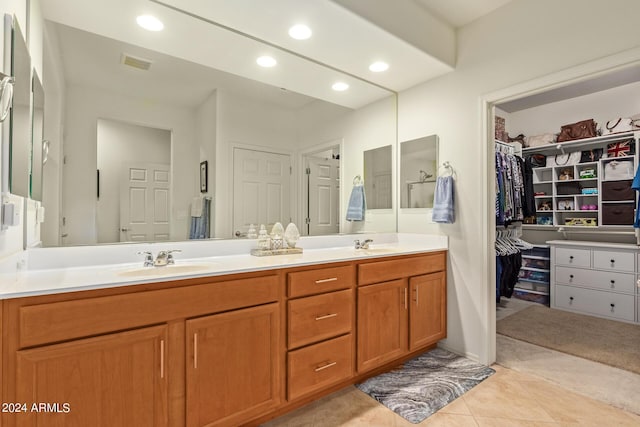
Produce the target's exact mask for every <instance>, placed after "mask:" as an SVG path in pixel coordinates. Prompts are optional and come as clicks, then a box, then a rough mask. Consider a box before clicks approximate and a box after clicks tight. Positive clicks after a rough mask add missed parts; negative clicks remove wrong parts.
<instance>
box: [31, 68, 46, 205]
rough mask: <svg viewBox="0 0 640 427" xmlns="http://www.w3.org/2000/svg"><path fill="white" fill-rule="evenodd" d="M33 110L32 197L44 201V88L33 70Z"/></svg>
mask: <svg viewBox="0 0 640 427" xmlns="http://www.w3.org/2000/svg"><path fill="white" fill-rule="evenodd" d="M32 86H33V98H32V99H33V112H32V115H31V177H30V179H29V180H30V184H31V185H30V187H31V191H30V193H31V198H32V199H33V200H38V201H42V168H43V167H44V153H43V151H44V89H43V88H42V83H41V82H40V78H39V77H38V74H37V73H36V71H35V70H33V85H32Z"/></svg>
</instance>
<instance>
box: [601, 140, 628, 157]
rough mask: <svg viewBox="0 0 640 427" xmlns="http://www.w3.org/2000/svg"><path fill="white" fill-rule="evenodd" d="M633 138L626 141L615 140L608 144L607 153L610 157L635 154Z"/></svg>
mask: <svg viewBox="0 0 640 427" xmlns="http://www.w3.org/2000/svg"><path fill="white" fill-rule="evenodd" d="M634 148H635V147H634V143H633V139H629V140H628V141H624V142H615V143H613V144H609V145H607V155H608V156H609V157H626V156H632V155H633V154H634Z"/></svg>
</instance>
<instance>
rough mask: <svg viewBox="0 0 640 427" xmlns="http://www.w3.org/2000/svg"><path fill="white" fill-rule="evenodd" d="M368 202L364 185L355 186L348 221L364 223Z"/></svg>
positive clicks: (350, 201)
mask: <svg viewBox="0 0 640 427" xmlns="http://www.w3.org/2000/svg"><path fill="white" fill-rule="evenodd" d="M365 210H367V201H366V198H365V195H364V185H361V184H359V185H354V186H353V190H351V196H350V197H349V206H347V221H364V212H365Z"/></svg>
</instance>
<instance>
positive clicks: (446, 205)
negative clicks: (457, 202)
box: [431, 176, 455, 224]
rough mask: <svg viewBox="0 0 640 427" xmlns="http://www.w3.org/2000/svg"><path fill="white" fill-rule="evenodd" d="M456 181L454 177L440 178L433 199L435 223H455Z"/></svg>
mask: <svg viewBox="0 0 640 427" xmlns="http://www.w3.org/2000/svg"><path fill="white" fill-rule="evenodd" d="M453 187H454V181H453V176H439V177H438V179H437V180H436V192H435V194H434V197H433V212H432V214H431V219H432V221H433V222H437V223H441V224H453V223H454V221H455V209H454V204H453V200H454V188H453Z"/></svg>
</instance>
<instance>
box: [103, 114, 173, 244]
mask: <svg viewBox="0 0 640 427" xmlns="http://www.w3.org/2000/svg"><path fill="white" fill-rule="evenodd" d="M97 147H98V149H97V155H98V165H97V166H98V169H99V170H100V198H99V199H98V201H97V212H96V223H97V227H98V243H116V242H119V241H120V231H119V229H120V197H121V195H120V192H121V184H122V178H123V176H124V175H125V174H126V173H127V165H128V164H129V163H158V164H166V165H167V166H169V165H170V164H171V132H170V131H167V130H164V129H156V128H150V127H146V126H139V125H132V124H130V123H124V122H119V121H116V120H106V119H98V145H97Z"/></svg>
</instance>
